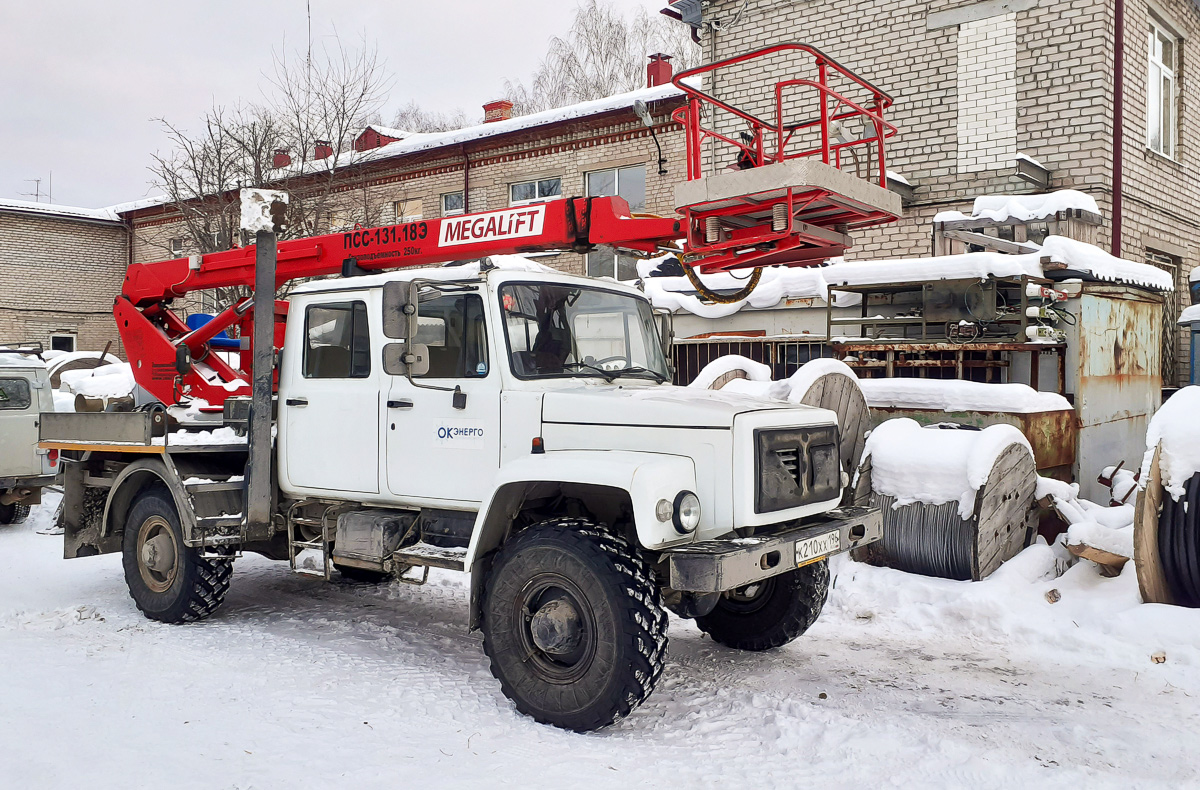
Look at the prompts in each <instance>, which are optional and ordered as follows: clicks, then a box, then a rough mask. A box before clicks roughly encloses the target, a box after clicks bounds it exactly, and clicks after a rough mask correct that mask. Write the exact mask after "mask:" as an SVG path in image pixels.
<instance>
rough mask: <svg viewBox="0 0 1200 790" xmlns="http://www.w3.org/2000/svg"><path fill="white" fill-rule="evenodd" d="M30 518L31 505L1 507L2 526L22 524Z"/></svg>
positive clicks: (0, 521)
mask: <svg viewBox="0 0 1200 790" xmlns="http://www.w3.org/2000/svg"><path fill="white" fill-rule="evenodd" d="M28 517H29V505H18V504H16V503H13V504H11V505H0V524H20V523H21V522H22V521H24V520H25V519H26V518H28Z"/></svg>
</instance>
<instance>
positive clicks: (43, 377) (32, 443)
mask: <svg viewBox="0 0 1200 790" xmlns="http://www.w3.org/2000/svg"><path fill="white" fill-rule="evenodd" d="M50 411H54V395H53V391H52V390H51V389H50V377H49V375H47V372H46V363H45V361H44V360H43V359H42V346H41V344H40V343H14V344H5V345H0V526H3V525H5V524H17V523H20V522H22V521H24V520H25V517H26V516H28V515H29V508H30V507H31V506H32V505H36V504H37V503H39V502H41V501H42V489H43V488H45V487H46V486H48V485H52V484H53V483H54V479H55V475H56V474H57V473H58V452H57V451H56V450H46V449H42V448H39V447H38V446H37V438H38V424H39V421H40V420H41V417H42V413H43V412H50Z"/></svg>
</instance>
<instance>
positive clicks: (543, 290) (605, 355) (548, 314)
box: [500, 283, 670, 381]
mask: <svg viewBox="0 0 1200 790" xmlns="http://www.w3.org/2000/svg"><path fill="white" fill-rule="evenodd" d="M500 304H501V307H502V308H503V310H504V324H505V329H506V330H507V331H506V332H505V334H506V335H507V337H508V352H509V359H510V362H511V364H512V371H513V373H514V374H515V375H516V376H517V377H518V378H525V379H530V378H547V377H561V376H582V377H602V378H605V379H607V380H609V381H611V380H613V379H614V378H617V377H623V376H631V377H641V378H648V379H655V380H657V381H667V380H668V379H669V378H670V376H669V374H668V373H667V362H666V359H665V357H664V356H663V351H662V346H661V345H660V344H659V340H658V327H657V326H656V325H655V323H654V315H653V313H651V311H650V305H649V303H647V302H646V301H645V300H644V299H638V298H636V297H633V296H628V295H626V294H621V293H616V292H613V291H605V290H602V289H600V288H580V287H576V286H567V285H557V284H553V285H552V284H549V283H511V284H508V285H504V286H501V288H500Z"/></svg>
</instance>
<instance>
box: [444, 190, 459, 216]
mask: <svg viewBox="0 0 1200 790" xmlns="http://www.w3.org/2000/svg"><path fill="white" fill-rule="evenodd" d="M462 213H463V193H462V192H448V193H446V194H444V195H442V216H443V217H453V216H456V215H458V214H462Z"/></svg>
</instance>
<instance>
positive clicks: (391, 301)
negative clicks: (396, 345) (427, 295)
mask: <svg viewBox="0 0 1200 790" xmlns="http://www.w3.org/2000/svg"><path fill="white" fill-rule="evenodd" d="M417 298H418V294H417V287H416V285H415V284H414V283H406V282H397V281H392V282H389V283H384V285H383V334H384V337H390V338H391V339H393V340H405V339H411V338H413V337H415V336H416V333H417Z"/></svg>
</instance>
